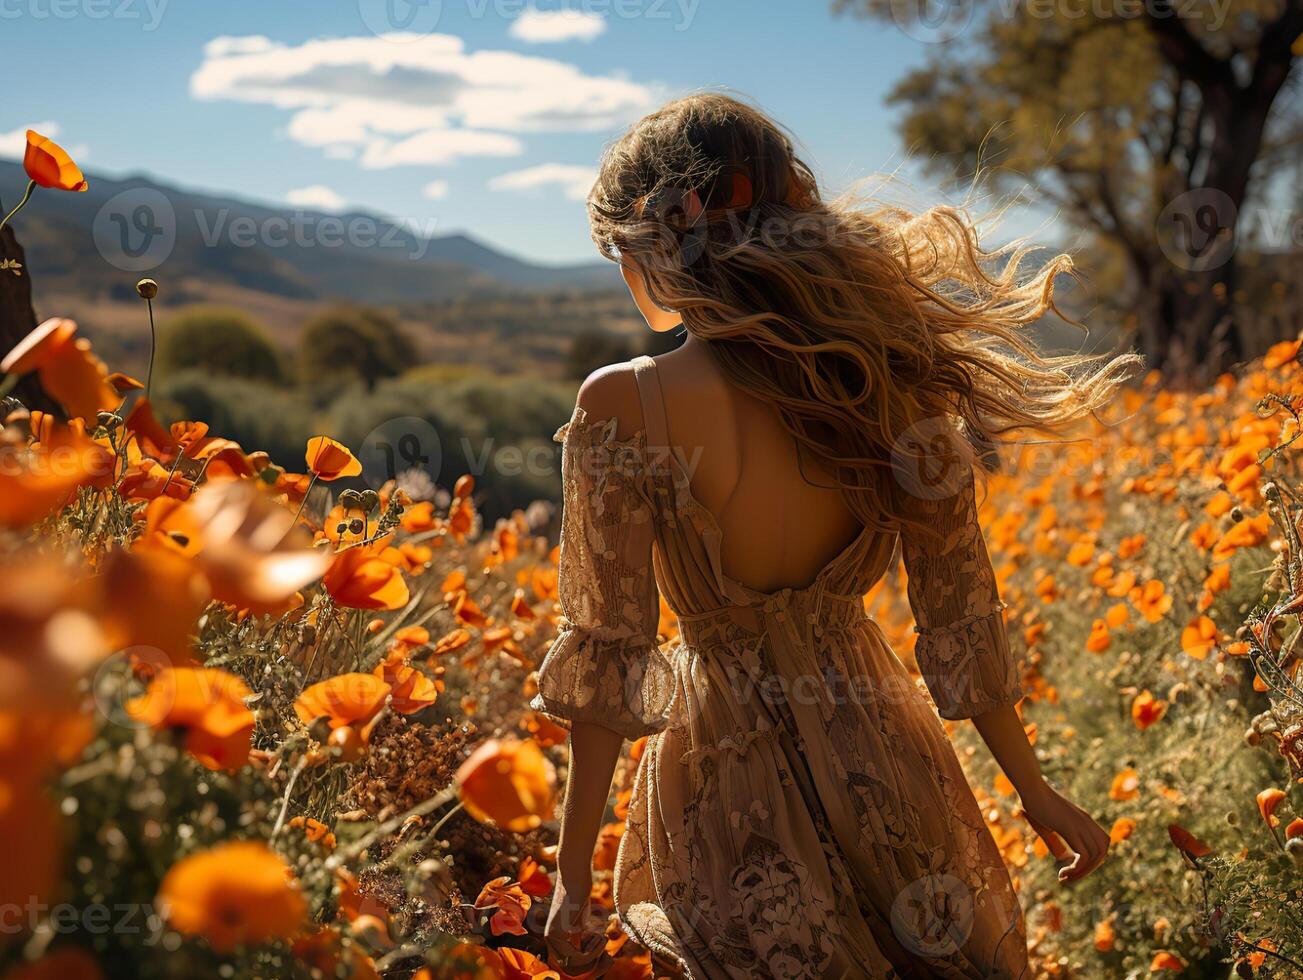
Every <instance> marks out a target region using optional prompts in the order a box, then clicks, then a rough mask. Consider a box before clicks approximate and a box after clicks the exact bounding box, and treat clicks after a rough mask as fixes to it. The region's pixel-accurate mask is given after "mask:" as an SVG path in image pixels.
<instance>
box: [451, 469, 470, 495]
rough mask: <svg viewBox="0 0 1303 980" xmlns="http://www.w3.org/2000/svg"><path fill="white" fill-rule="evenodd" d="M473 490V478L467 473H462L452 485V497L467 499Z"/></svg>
mask: <svg viewBox="0 0 1303 980" xmlns="http://www.w3.org/2000/svg"><path fill="white" fill-rule="evenodd" d="M474 490H475V477H473V476H471V475H470V474H469V473H463V474H462V475H461V476H459V477H457V482H456V483H454V484H453V487H452V495H453V496H454V497H469V496H470V495H471V493H473V492H474Z"/></svg>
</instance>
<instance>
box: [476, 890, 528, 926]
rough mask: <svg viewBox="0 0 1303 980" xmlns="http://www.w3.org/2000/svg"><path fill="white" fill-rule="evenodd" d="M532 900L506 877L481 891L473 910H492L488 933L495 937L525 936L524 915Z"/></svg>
mask: <svg viewBox="0 0 1303 980" xmlns="http://www.w3.org/2000/svg"><path fill="white" fill-rule="evenodd" d="M533 903H534V900H533V899H532V898H530V897H529V896H528V895H526V894H525V891H524V889H522V888H521V887H520V885H519V884H518V883H517V882H514V881H512V880H511V879H510V878H508V877H507V876H506V875H503V876H502V877H501V878H494V879H493V880H492V881H490V882H489V883H488V884H487V885H485V886H484V887H483V888H482V889H481V890H480V894H479V897H478V898H476V899H475V908H477V909H480V910H489V909H493V910H494V912H493V915H492V917H491V918H490V919H489V931H490V932H492V933H493V935H495V936H525V935H528V934H529V930H527V929H526V928H525V914H526V913H527V912H528V911H529V907H530V906H531V905H532V904H533Z"/></svg>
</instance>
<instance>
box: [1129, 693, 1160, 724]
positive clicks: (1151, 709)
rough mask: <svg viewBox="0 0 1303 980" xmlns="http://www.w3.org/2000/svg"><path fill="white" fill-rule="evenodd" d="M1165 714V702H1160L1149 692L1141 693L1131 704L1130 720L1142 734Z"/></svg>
mask: <svg viewBox="0 0 1303 980" xmlns="http://www.w3.org/2000/svg"><path fill="white" fill-rule="evenodd" d="M1166 713H1167V702H1166V701H1160V700H1158V699H1157V698H1155V697H1154V696H1153V694H1151V693H1150V692H1149V691H1141V692H1140V693H1139V694H1137V695H1136V697H1135V700H1133V701H1132V702H1131V720H1132V721H1134V722H1135V723H1136V727H1137V728H1139V729H1140V730H1141V731H1142V732H1143V731H1144V730H1145V729H1146V728H1149V727H1150V726H1151V725H1153V724H1155V723H1156V722H1158V721H1159V719H1161V718H1162V717H1163V715H1165V714H1166Z"/></svg>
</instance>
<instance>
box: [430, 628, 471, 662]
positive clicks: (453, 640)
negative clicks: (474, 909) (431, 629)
mask: <svg viewBox="0 0 1303 980" xmlns="http://www.w3.org/2000/svg"><path fill="white" fill-rule="evenodd" d="M471 639H472V637H471V632H470V630H465V629H462V628H460V627H458V628H457V629H455V630H452V631H451V632H449V633H445V634H444V635H443V636H441V637H439V641H438V642H437V643H435V645H434V653H433V654H431V656H432V657H439V656H442V655H443V654H445V653H452V652H453V651H454V650H460V649H461V648H462V647H464V646H465V645H466V644H467V643H469V642H470V641H471Z"/></svg>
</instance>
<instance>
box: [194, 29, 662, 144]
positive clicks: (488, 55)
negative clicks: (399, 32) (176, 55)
mask: <svg viewBox="0 0 1303 980" xmlns="http://www.w3.org/2000/svg"><path fill="white" fill-rule="evenodd" d="M403 40H404V41H405V42H406V43H403V44H395V43H393V40H392V39H386V38H381V37H371V36H367V37H345V38H324V39H318V40H312V41H306V42H304V43H303V44H298V45H293V44H282V43H280V42H277V41H270V40H268V39H267V38H263V37H245V38H232V37H221V38H217V39H215V40H213V41H211V42H209V44H208V45H207V46H206V47H205V49H204V61H203V63H202V64H201V65H200V66H199V68H198V69H197V70H196V71H195V73H194V74H193V75H192V76H191V78H190V92H191V95H193V96H194V97H195V98H198V99H207V100H219V99H225V100H233V101H238V102H248V103H254V104H258V105H269V106H274V107H276V108H279V109H282V110H285V111H286V112H288V113H290V119H289V123H288V125H287V127H286V132H287V133H288V135H289V137H290V138H291V139H292V140H294V141H295V142H298V143H300V144H302V145H304V146H310V147H315V148H319V149H321V150H322V151H323V152H328V153H329V154H330V155H332V156H335V157H338V156H340V155H342V154H343V153H344V152H345V151H346V150H347V149H352V150H354V151H356V154H357V158H358V159H359V161H360V162H361V164H362V166H363V167H367V168H370V169H381V168H385V167H398V166H418V165H427V166H428V165H431V164H444V163H450V162H452V161H455V160H458V159H461V158H464V157H484V156H499V157H501V156H516V155H519V154H521V153H523V152H524V145H523V144H522V143H521V141H520V140H519V139H518V138H517V137H516V136H514V135H511V134H517V133H528V132H576V131H594V130H602V129H608V128H610V127H612V126H615V125H618V124H619V123H621V122H624V121H626V120H628V119H631V118H632V117H634V116H636V115H637V114H638V113H639V112H641V111H644V110H646V109H647V108H648V107H649V105H650V103H651V102H652V100H653V97H654V93H653V91H652V90H651V89H650V88H649V87H648V86H645V85H640V84H637V83H635V82H631V81H629V80H627V79H624V78H617V77H614V76H605V75H589V74H586V73H585V72H583V71H582V70H581V69H579V68H578V67H576V66H575V65H572V64H567V63H565V62H562V61H556V60H554V59H550V58H540V57H535V56H532V55H523V54H518V53H516V52H512V51H492V50H482V51H467V50H466V48H465V45H464V43H463V42H462V40H461V38H458V37H453V36H451V35H446V34H429V35H413V36H407V35H404V37H403Z"/></svg>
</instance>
